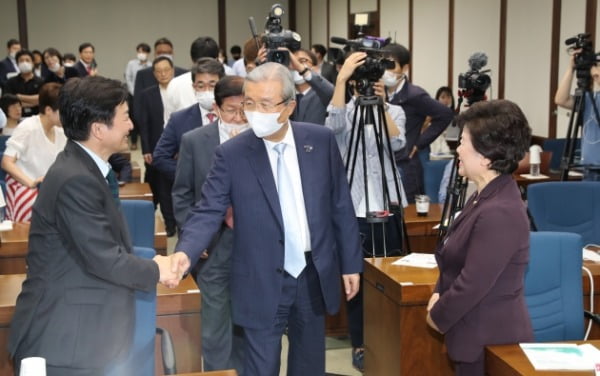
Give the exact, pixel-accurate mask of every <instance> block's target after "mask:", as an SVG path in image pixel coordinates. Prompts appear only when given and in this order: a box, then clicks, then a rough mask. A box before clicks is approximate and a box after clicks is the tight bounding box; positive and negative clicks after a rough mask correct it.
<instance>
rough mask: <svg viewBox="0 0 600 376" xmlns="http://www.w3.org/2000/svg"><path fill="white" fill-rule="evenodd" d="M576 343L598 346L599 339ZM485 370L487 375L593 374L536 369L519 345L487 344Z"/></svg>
mask: <svg viewBox="0 0 600 376" xmlns="http://www.w3.org/2000/svg"><path fill="white" fill-rule="evenodd" d="M576 343H580V344H581V343H591V344H592V345H594V346H596V347H597V348H600V341H588V342H583V341H579V342H576ZM485 370H486V375H488V376H518V375H527V376H528V375H531V376H551V375H556V376H558V375H570V374H573V375H578V376H580V375H581V376H587V375H594V371H589V372H581V371H577V372H567V371H536V370H535V369H534V368H533V366H532V365H531V363H530V362H529V359H527V356H526V355H525V353H524V352H523V350H521V347H519V345H503V346H487V347H486V348H485Z"/></svg>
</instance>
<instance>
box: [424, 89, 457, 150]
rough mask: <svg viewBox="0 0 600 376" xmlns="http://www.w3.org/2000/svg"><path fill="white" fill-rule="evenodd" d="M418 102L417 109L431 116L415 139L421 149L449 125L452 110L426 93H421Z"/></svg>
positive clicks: (452, 115) (452, 113) (452, 114)
mask: <svg viewBox="0 0 600 376" xmlns="http://www.w3.org/2000/svg"><path fill="white" fill-rule="evenodd" d="M415 102H416V101H415ZM418 103H419V104H418V106H419V107H420V108H419V111H420V112H421V113H423V114H425V115H426V116H429V117H431V124H430V125H429V127H427V129H426V130H425V131H424V132H423V133H421V135H420V136H419V138H418V140H417V144H416V145H417V148H418V149H419V150H421V149H423V148H425V147H427V146H428V145H429V144H431V143H432V142H433V140H435V139H436V138H437V137H438V136H439V135H440V134H442V132H443V131H444V130H445V129H446V128H447V127H448V125H450V123H451V122H452V118H453V117H454V112H452V110H451V109H450V108H448V107H446V106H444V105H443V104H441V103H440V102H438V101H436V100H435V99H433V98H431V97H430V96H429V95H427V94H426V93H425V94H423V95H422V97H421V100H420V101H418Z"/></svg>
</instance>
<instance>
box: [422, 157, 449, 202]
mask: <svg viewBox="0 0 600 376" xmlns="http://www.w3.org/2000/svg"><path fill="white" fill-rule="evenodd" d="M448 162H450V163H451V162H452V161H451V160H450V161H448V160H439V161H434V160H429V161H426V162H425V163H423V184H424V185H425V187H424V188H425V194H426V195H427V196H429V198H430V199H431V202H432V203H436V202H439V192H440V183H441V182H442V177H443V176H444V169H445V168H446V165H447V164H448Z"/></svg>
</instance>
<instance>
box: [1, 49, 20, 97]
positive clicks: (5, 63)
mask: <svg viewBox="0 0 600 376" xmlns="http://www.w3.org/2000/svg"><path fill="white" fill-rule="evenodd" d="M6 50H7V52H8V56H6V59H4V60H2V61H0V89H2V87H3V86H4V84H5V83H6V81H7V80H8V77H6V75H7V74H9V73H18V72H19V68H17V52H19V51H21V43H19V41H18V40H16V39H10V40H9V41H8V42H6Z"/></svg>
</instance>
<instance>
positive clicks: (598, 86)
mask: <svg viewBox="0 0 600 376" xmlns="http://www.w3.org/2000/svg"><path fill="white" fill-rule="evenodd" d="M580 52H581V49H577V50H573V53H572V54H571V57H570V59H569V67H568V68H567V70H566V71H565V73H564V75H563V77H562V79H561V80H560V83H559V84H558V89H557V90H556V94H555V96H554V102H555V103H556V104H557V105H559V106H560V107H563V108H566V109H568V110H573V107H574V104H575V102H574V99H573V96H572V95H571V94H570V92H571V84H572V82H573V72H574V71H575V59H576V56H577V54H579V53H580ZM590 75H591V77H592V79H593V80H592V82H590V87H589V92H588V93H589V94H590V95H584V98H585V102H584V103H583V108H584V112H583V114H582V115H583V127H582V132H581V133H582V135H581V163H582V164H583V180H588V181H600V123H599V120H600V119H598V118H597V116H596V115H595V113H594V112H595V111H594V106H595V107H596V108H600V94H599V91H600V66H598V63H597V64H594V65H592V67H591V68H590ZM592 90H594V92H593V94H592V92H591V91H592ZM592 99H593V101H592Z"/></svg>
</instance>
